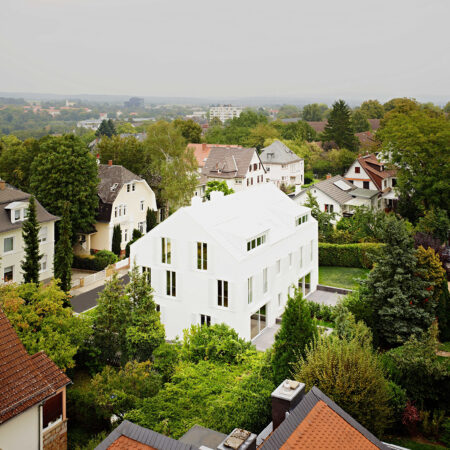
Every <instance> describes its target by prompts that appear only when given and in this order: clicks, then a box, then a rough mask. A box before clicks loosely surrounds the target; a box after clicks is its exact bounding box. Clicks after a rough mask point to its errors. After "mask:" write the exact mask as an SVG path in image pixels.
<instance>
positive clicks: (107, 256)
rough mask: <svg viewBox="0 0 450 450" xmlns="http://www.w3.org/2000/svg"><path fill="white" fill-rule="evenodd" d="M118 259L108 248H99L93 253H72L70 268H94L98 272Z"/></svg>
mask: <svg viewBox="0 0 450 450" xmlns="http://www.w3.org/2000/svg"><path fill="white" fill-rule="evenodd" d="M117 260H118V258H117V256H116V255H115V254H114V253H113V252H110V251H108V250H101V251H99V252H97V253H96V254H95V255H89V256H78V255H73V263H72V268H74V269H81V270H94V271H96V272H99V271H100V270H103V269H104V268H105V267H108V266H109V265H110V264H113V263H115V262H116V261H117Z"/></svg>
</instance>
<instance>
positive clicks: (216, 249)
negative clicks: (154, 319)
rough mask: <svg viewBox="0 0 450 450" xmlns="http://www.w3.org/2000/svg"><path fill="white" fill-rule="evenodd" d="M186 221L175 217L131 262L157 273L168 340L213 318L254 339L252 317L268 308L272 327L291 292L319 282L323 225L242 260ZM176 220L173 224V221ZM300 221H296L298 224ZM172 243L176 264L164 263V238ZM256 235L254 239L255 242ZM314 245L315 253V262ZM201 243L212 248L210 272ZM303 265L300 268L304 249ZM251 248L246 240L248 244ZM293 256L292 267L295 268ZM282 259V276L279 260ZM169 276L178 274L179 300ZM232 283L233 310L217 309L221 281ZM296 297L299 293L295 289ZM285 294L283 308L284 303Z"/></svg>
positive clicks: (296, 230) (296, 231)
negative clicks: (203, 264)
mask: <svg viewBox="0 0 450 450" xmlns="http://www.w3.org/2000/svg"><path fill="white" fill-rule="evenodd" d="M179 217H181V219H180V221H181V220H182V223H180V221H178V220H173V219H174V217H172V218H169V219H168V220H166V221H165V222H163V223H162V224H160V225H159V226H157V227H156V228H154V229H153V230H152V231H151V232H149V233H148V234H147V235H146V236H145V237H144V238H142V239H140V240H139V241H138V242H136V243H135V244H133V245H132V246H131V261H133V262H134V261H135V262H136V264H137V265H138V266H140V267H142V266H145V267H150V268H151V283H152V287H153V289H154V299H155V302H156V303H157V304H158V305H159V306H160V308H161V321H162V323H163V324H164V326H165V329H166V336H167V338H168V339H174V338H175V337H176V336H182V332H183V330H184V329H186V328H189V327H190V326H191V325H193V324H199V323H200V315H201V314H205V315H208V316H210V317H211V322H212V323H226V324H227V325H229V326H231V327H233V328H234V329H235V330H236V331H237V332H238V333H239V335H240V336H241V337H242V338H245V339H248V340H249V339H250V337H251V331H250V317H251V315H252V314H254V313H255V311H258V310H259V309H260V308H261V307H262V306H264V305H267V326H272V325H273V324H275V320H276V318H277V317H279V316H280V315H281V314H282V312H283V311H284V307H285V304H286V300H287V294H288V289H289V288H290V287H291V286H294V285H295V286H297V285H298V282H299V279H301V278H302V277H304V276H305V275H306V274H308V273H310V274H311V289H312V291H314V290H315V289H316V287H317V283H318V231H317V222H316V221H315V220H314V219H313V218H312V217H311V216H310V217H309V221H308V222H306V223H304V224H302V225H300V226H297V227H295V224H294V223H293V224H292V234H291V235H289V236H288V237H286V238H285V239H283V240H281V241H278V242H271V237H270V231H269V234H268V237H267V242H266V243H265V244H263V245H261V246H259V247H257V248H255V249H253V250H251V251H250V252H247V253H245V256H244V258H243V259H241V260H238V259H236V257H235V256H234V255H233V254H231V253H230V252H229V251H228V250H227V249H226V248H224V247H223V246H222V245H221V244H220V243H219V242H217V241H216V240H215V238H214V237H213V236H212V235H211V234H209V233H208V231H207V230H205V229H204V228H202V227H200V226H199V225H198V223H196V222H194V221H193V220H192V219H190V218H189V217H187V216H186V215H183V216H179ZM171 219H172V220H171ZM293 222H294V221H293ZM162 237H167V238H170V239H171V247H172V261H171V264H164V263H162V262H161V256H162V249H161V238H162ZM250 237H251V236H249V238H250ZM311 241H312V243H313V244H312V249H313V257H312V260H311V258H310V252H311ZM197 242H202V243H203V242H204V243H207V246H208V269H207V270H198V269H197ZM301 247H302V248H303V250H302V252H303V264H302V266H300V248H301ZM242 248H243V249H246V240H242ZM289 254H292V257H291V258H292V264H291V265H289ZM278 260H280V267H281V269H280V273H278V272H277V261H278ZM264 268H267V269H268V290H267V292H266V293H264V292H263V269H264ZM167 271H174V272H175V273H176V289H177V293H176V297H171V296H168V295H166V277H167ZM249 277H253V301H252V302H251V303H250V304H249V303H248V278H249ZM218 280H224V281H228V304H229V306H228V307H227V308H225V307H220V306H218V304H217V289H218V288H217V281H218ZM291 289H292V291H291V292H293V288H291ZM278 294H281V304H280V305H279V304H278Z"/></svg>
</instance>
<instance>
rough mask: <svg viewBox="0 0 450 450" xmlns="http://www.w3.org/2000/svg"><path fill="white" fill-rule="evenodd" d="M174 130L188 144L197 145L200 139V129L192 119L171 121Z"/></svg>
mask: <svg viewBox="0 0 450 450" xmlns="http://www.w3.org/2000/svg"><path fill="white" fill-rule="evenodd" d="M173 125H174V126H175V128H177V129H179V130H180V131H181V134H182V136H183V137H184V138H185V139H186V141H187V142H188V143H190V144H198V143H200V142H201V138H202V127H201V126H200V125H199V124H198V123H197V122H194V121H193V120H192V119H189V120H183V119H175V120H174V121H173Z"/></svg>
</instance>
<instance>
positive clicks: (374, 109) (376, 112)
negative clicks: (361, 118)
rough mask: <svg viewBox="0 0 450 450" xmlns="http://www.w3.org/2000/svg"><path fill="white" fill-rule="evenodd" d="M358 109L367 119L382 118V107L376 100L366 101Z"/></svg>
mask: <svg viewBox="0 0 450 450" xmlns="http://www.w3.org/2000/svg"><path fill="white" fill-rule="evenodd" d="M359 109H360V111H361V112H362V113H363V114H364V115H365V116H366V118H367V119H382V118H383V116H384V107H383V105H382V104H381V103H380V102H379V101H378V100H366V101H365V102H362V103H361V106H360V107H359Z"/></svg>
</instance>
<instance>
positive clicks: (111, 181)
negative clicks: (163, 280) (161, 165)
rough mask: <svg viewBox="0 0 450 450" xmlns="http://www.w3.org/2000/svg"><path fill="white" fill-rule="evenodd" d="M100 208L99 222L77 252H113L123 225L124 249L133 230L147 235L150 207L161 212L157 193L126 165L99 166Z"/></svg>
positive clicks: (78, 247) (82, 241) (80, 244)
mask: <svg viewBox="0 0 450 450" xmlns="http://www.w3.org/2000/svg"><path fill="white" fill-rule="evenodd" d="M98 176H99V178H100V183H99V186H98V196H99V206H98V213H97V218H96V220H97V222H96V223H95V225H94V227H93V229H92V230H91V232H90V233H85V234H83V235H82V237H81V242H80V243H79V244H77V245H76V247H75V252H76V253H79V254H80V253H90V251H91V250H94V251H97V250H111V245H112V236H113V230H114V227H115V226H116V225H120V229H121V233H122V243H121V249H122V250H125V247H126V245H127V243H128V242H129V241H131V238H132V235H133V230H134V229H138V230H139V231H141V232H142V233H145V232H146V215H147V208H150V209H152V210H155V211H156V209H157V207H156V198H155V194H154V192H153V191H152V189H151V188H150V186H149V185H148V184H147V182H146V181H145V180H144V179H142V178H141V177H139V176H137V175H135V174H134V173H133V172H130V171H129V170H128V169H125V167H123V166H118V165H113V163H112V161H109V162H108V164H99V165H98Z"/></svg>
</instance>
